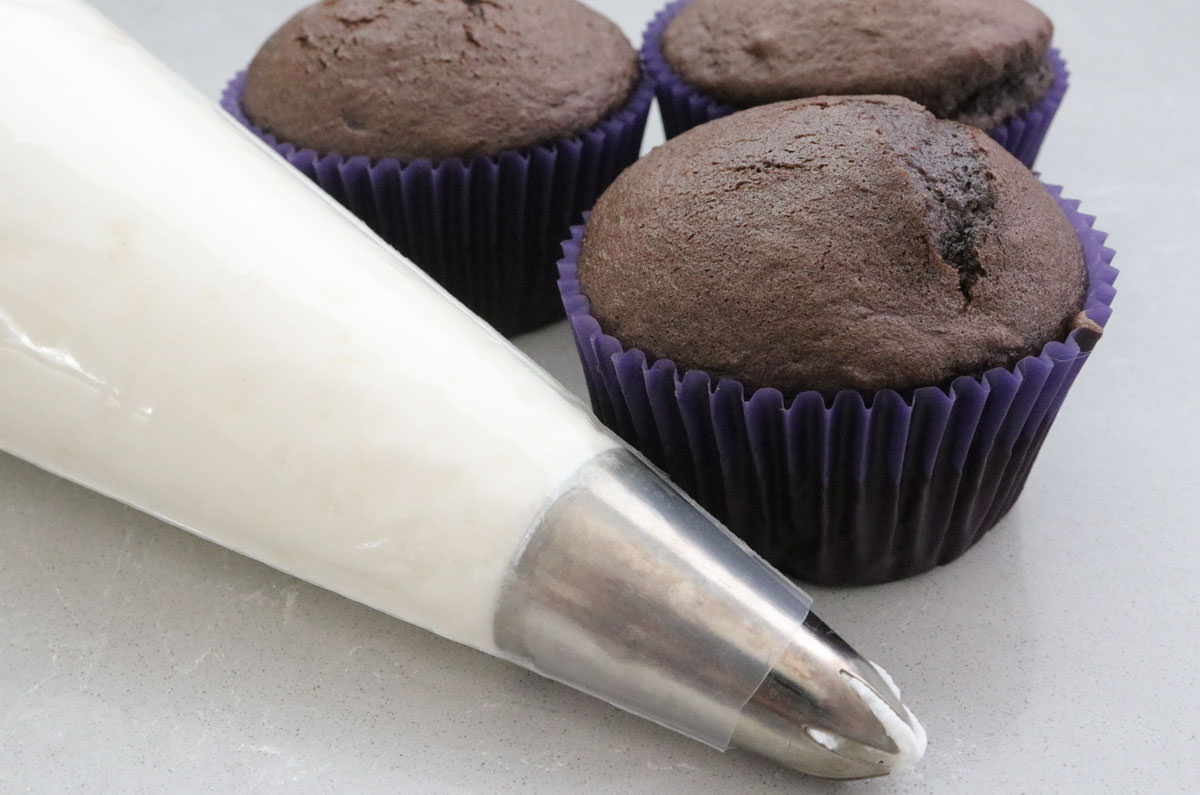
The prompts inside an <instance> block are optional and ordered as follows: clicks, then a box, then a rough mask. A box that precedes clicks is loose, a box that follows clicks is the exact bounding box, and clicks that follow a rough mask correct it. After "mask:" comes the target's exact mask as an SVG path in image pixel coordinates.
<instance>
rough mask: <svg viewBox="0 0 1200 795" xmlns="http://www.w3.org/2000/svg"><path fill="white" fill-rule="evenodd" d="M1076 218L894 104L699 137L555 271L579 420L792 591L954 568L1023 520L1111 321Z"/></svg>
mask: <svg viewBox="0 0 1200 795" xmlns="http://www.w3.org/2000/svg"><path fill="white" fill-rule="evenodd" d="M1077 205H1078V203H1077V202H1071V201H1067V200H1064V199H1061V198H1060V197H1059V192H1058V190H1057V189H1049V190H1047V189H1044V188H1043V187H1042V186H1041V185H1040V184H1039V183H1038V182H1037V181H1036V180H1035V179H1034V178H1033V176H1032V175H1031V174H1030V173H1029V172H1028V171H1026V170H1025V169H1023V168H1022V167H1021V166H1020V165H1019V164H1017V163H1016V162H1015V161H1014V160H1012V158H1011V157H1010V156H1009V155H1008V154H1007V153H1005V152H1003V151H1001V150H999V149H998V148H997V147H996V146H994V145H993V144H991V142H989V141H988V140H987V139H986V136H984V135H983V134H982V133H981V132H980V131H978V130H975V129H973V128H970V127H966V126H963V125H959V124H956V123H954V122H945V121H937V120H935V119H934V118H933V117H932V116H931V115H930V114H929V113H928V112H927V111H924V110H923V109H921V108H920V107H918V106H916V105H915V104H913V103H910V102H907V101H904V100H901V99H898V98H894V97H888V98H882V97H839V98H816V99H812V100H804V101H797V102H785V103H778V104H776V105H773V106H764V107H762V108H758V109H755V110H751V111H745V112H743V113H739V114H735V115H733V116H730V117H729V118H726V119H722V120H718V121H715V122H712V123H711V124H707V125H704V126H703V127H700V128H697V129H695V130H692V131H691V132H688V133H686V134H684V135H682V136H680V137H679V138H677V139H674V140H672V141H669V142H668V143H667V144H666V145H664V146H663V147H662V148H661V149H659V150H657V151H656V153H655V154H654V155H653V156H651V157H649V158H646V159H645V160H643V161H642V162H640V163H638V164H637V165H635V166H634V167H633V168H631V169H630V170H629V171H627V172H626V174H625V175H623V176H622V177H621V179H620V180H619V181H618V182H617V183H616V184H614V185H613V187H612V188H611V189H610V190H609V191H608V192H607V193H606V194H605V196H603V197H602V198H601V200H600V201H599V202H598V203H597V206H596V210H595V212H594V213H593V214H592V215H591V216H590V218H589V219H588V221H587V224H586V227H585V226H580V227H576V228H575V230H574V236H573V237H572V239H571V240H569V241H568V242H567V243H566V244H565V246H564V250H565V253H566V257H565V259H564V260H563V261H562V262H561V263H560V265H559V268H560V273H561V276H562V278H561V279H560V282H559V286H560V289H561V292H562V296H563V302H564V304H565V306H566V309H567V314H568V317H569V319H570V321H571V326H572V330H573V332H574V334H575V339H576V344H577V346H578V349H579V353H580V356H581V359H582V362H583V369H584V375H585V378H586V380H587V384H588V391H589V393H590V395H591V398H592V405H593V408H594V409H595V411H596V414H597V415H598V416H599V417H600V418H601V420H603V421H604V422H605V423H606V424H607V425H609V426H610V427H611V428H613V429H614V430H616V431H617V432H618V433H619V434H620V435H621V436H622V437H624V438H625V439H626V440H628V441H629V442H630V443H632V444H634V445H635V446H637V447H638V448H639V449H640V450H642V452H644V453H645V454H646V456H647V457H648V458H650V459H651V460H652V461H654V462H655V463H656V464H658V465H659V466H660V467H662V468H663V469H664V470H665V471H666V472H667V473H668V474H669V475H670V476H671V478H672V479H673V480H674V481H675V482H676V483H678V484H679V485H680V486H681V487H682V488H684V489H685V490H687V491H688V492H689V493H690V494H692V496H693V497H695V498H696V500H697V501H698V502H699V503H700V504H701V505H703V506H704V507H705V508H707V509H708V510H709V511H711V512H712V513H713V514H714V515H715V516H717V517H718V518H719V519H721V520H722V521H724V522H725V523H726V524H727V526H728V527H729V528H730V529H731V530H733V531H734V532H735V533H737V534H738V535H740V536H742V538H743V539H745V540H746V542H747V543H748V544H749V545H750V546H751V547H753V548H754V549H755V550H756V551H758V552H759V553H760V554H762V555H763V557H764V558H766V559H767V560H768V561H770V562H771V563H773V564H775V565H776V566H777V567H779V568H780V569H781V570H783V571H784V572H786V573H788V574H791V575H793V576H796V577H799V578H801V579H804V580H808V581H810V582H817V583H822V584H831V585H832V584H864V583H876V582H884V581H888V580H893V579H897V578H901V577H907V576H911V575H914V574H918V573H920V572H923V571H926V570H928V569H930V568H932V567H934V566H937V565H939V564H943V563H947V562H949V561H952V560H954V559H955V558H957V557H958V556H959V555H961V554H963V553H964V552H965V551H966V550H967V549H969V548H970V547H971V546H972V545H973V544H974V543H975V542H976V541H978V540H979V539H980V538H981V537H982V536H983V534H984V533H986V532H987V531H988V530H989V529H991V528H992V527H993V526H994V525H995V524H996V522H998V521H999V520H1000V519H1001V518H1002V517H1003V516H1004V515H1005V514H1006V513H1007V511H1008V510H1009V508H1011V507H1012V505H1013V503H1014V502H1015V500H1016V499H1017V497H1018V496H1019V495H1020V493H1021V490H1022V487H1023V486H1024V484H1025V481H1026V478H1027V477H1028V476H1029V472H1030V469H1031V467H1032V466H1033V463H1034V460H1035V459H1036V457H1037V453H1038V451H1039V449H1040V448H1041V444H1042V442H1043V440H1044V439H1045V437H1046V434H1047V432H1048V431H1049V429H1050V426H1051V424H1052V423H1053V421H1054V418H1055V417H1056V415H1057V413H1058V410H1059V408H1060V407H1061V405H1062V402H1063V400H1064V398H1065V397H1066V394H1067V391H1068V390H1069V388H1070V386H1071V384H1072V383H1073V381H1074V379H1075V376H1076V375H1077V374H1078V372H1079V370H1080V368H1081V367H1082V365H1083V364H1084V362H1085V361H1086V359H1087V358H1088V357H1087V354H1088V353H1089V352H1090V351H1091V350H1092V348H1093V346H1094V345H1095V344H1096V342H1097V341H1098V339H1099V338H1100V335H1101V332H1102V327H1103V326H1104V324H1105V323H1106V322H1107V320H1108V317H1109V315H1110V312H1111V310H1110V308H1109V306H1110V304H1111V301H1112V299H1113V296H1114V294H1115V291H1114V290H1113V281H1114V279H1115V278H1116V271H1115V270H1114V269H1113V268H1112V267H1111V265H1110V263H1111V260H1112V255H1113V252H1112V251H1110V250H1108V249H1106V248H1104V247H1103V241H1104V235H1103V234H1102V233H1099V232H1096V231H1094V230H1093V229H1092V219H1091V218H1090V217H1088V216H1085V215H1081V214H1080V213H1078V212H1077V209H1076V208H1077ZM667 357H673V358H667ZM689 357H692V358H689ZM923 379H928V380H923Z"/></svg>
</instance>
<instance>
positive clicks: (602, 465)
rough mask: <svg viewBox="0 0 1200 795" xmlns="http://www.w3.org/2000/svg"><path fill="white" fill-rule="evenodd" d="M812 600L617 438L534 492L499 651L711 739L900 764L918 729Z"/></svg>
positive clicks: (873, 767) (862, 767)
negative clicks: (545, 491)
mask: <svg viewBox="0 0 1200 795" xmlns="http://www.w3.org/2000/svg"><path fill="white" fill-rule="evenodd" d="M810 603H811V600H810V599H809V598H808V597H807V595H806V594H804V592H802V591H801V590H799V589H798V588H796V586H795V585H794V584H793V583H792V582H790V581H789V580H787V579H786V578H785V577H783V575H781V574H779V573H778V572H777V571H775V570H774V569H772V568H771V567H770V566H768V565H767V564H766V563H765V562H763V560H762V559H761V558H759V557H757V556H756V555H754V554H753V553H752V552H751V551H750V550H749V549H747V548H746V547H745V545H743V544H742V543H741V542H740V541H738V540H737V539H735V538H734V537H733V536H732V535H730V534H729V532H728V531H727V530H725V529H724V528H723V527H721V526H720V525H719V524H718V523H717V522H716V521H715V520H714V519H713V518H712V517H711V516H709V515H708V514H706V513H704V511H702V510H701V509H700V508H699V507H697V506H696V505H695V503H693V502H691V501H690V500H688V499H687V498H686V497H684V496H683V495H682V494H681V493H680V492H679V491H678V490H676V489H675V488H674V487H673V486H671V485H670V484H668V483H667V482H666V481H665V480H663V479H662V478H661V477H660V476H659V475H658V474H657V473H655V472H654V471H653V470H652V469H650V468H649V467H648V466H647V465H646V464H645V463H644V462H643V461H642V460H641V459H640V458H638V457H636V456H634V455H633V454H632V453H630V452H628V451H624V450H618V451H613V452H611V453H606V454H604V455H601V456H599V457H597V458H595V459H593V460H592V461H590V462H588V464H586V465H585V466H584V467H583V468H581V469H580V470H579V471H578V472H577V473H576V474H575V475H574V476H573V477H572V479H571V480H570V481H569V482H567V483H566V484H564V487H563V490H562V492H561V493H560V494H559V495H558V496H557V497H556V498H555V499H554V500H553V501H552V503H551V504H550V505H549V506H548V507H547V509H546V511H545V514H544V515H543V516H542V518H541V520H540V522H539V523H538V525H537V527H535V528H534V529H533V531H532V532H531V533H530V536H529V538H528V541H527V545H526V547H525V548H524V549H523V551H522V552H521V554H520V555H519V556H518V558H517V559H516V560H515V561H514V564H513V569H512V574H511V577H510V579H509V581H508V582H507V584H506V586H505V589H504V591H503V593H502V595H501V599H500V605H499V607H498V609H497V612H496V624H495V631H496V647H497V649H499V651H500V653H501V654H502V655H504V656H505V657H507V658H508V659H510V660H512V661H513V662H516V663H518V664H520V665H523V666H525V667H526V668H529V669H530V670H533V671H537V672H538V673H541V674H543V675H545V676H548V677H550V678H552V679H557V680H558V681H560V682H564V683H566V684H569V685H571V686H572V687H576V688H578V689H580V690H583V691H585V692H588V693H591V694H593V695H595V696H598V697H600V698H603V699H604V700H605V701H608V702H609V703H611V704H614V705H616V706H619V707H622V708H624V709H627V710H629V711H630V712H633V713H636V714H638V715H641V716H643V717H645V718H648V719H650V720H652V721H655V722H656V723H659V724H661V725H663V726H666V727H668V728H671V729H674V730H676V731H679V732H682V733H683V734H686V735H688V736H690V737H694V738H695V739H697V740H700V741H701V742H704V743H707V744H708V745H711V746H712V747H714V748H718V749H720V750H725V749H726V748H728V747H729V746H730V745H737V746H739V747H741V748H743V749H746V750H749V751H754V752H757V753H759V754H762V755H764V756H767V757H769V758H771V759H773V760H775V761H777V762H779V763H781V764H783V765H786V766H787V767H791V768H795V769H797V770H801V771H803V772H806V773H811V774H813V775H817V776H823V777H826V778H866V777H869V776H880V775H884V774H885V773H888V772H890V771H892V770H893V769H896V768H899V767H901V766H903V765H905V764H911V763H912V762H915V761H916V760H917V759H919V758H920V757H921V754H922V753H923V752H924V750H925V732H924V731H923V730H922V729H921V726H920V724H919V723H917V721H916V719H915V718H914V717H913V716H912V713H911V712H909V711H908V710H907V709H906V708H905V707H904V705H903V704H901V702H900V694H899V693H898V692H897V691H896V689H895V686H894V685H893V684H891V680H890V678H889V677H888V676H887V675H886V674H885V673H883V670H882V669H880V668H878V667H876V666H875V665H873V664H871V663H870V662H868V661H867V660H865V659H864V658H862V657H861V656H859V655H858V654H857V653H856V652H855V651H854V650H853V649H852V648H850V646H849V645H848V644H846V642H845V641H843V640H842V639H841V638H839V637H838V636H837V635H836V634H834V633H833V631H832V630H830V629H829V627H827V626H825V624H824V623H823V622H821V621H820V620H819V619H818V618H816V617H815V616H813V615H812V614H811V613H810V612H809V605H810Z"/></svg>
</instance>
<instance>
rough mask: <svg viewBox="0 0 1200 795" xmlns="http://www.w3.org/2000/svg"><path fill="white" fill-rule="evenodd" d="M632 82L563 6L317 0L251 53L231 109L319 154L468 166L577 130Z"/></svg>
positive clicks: (611, 48) (616, 46)
mask: <svg viewBox="0 0 1200 795" xmlns="http://www.w3.org/2000/svg"><path fill="white" fill-rule="evenodd" d="M638 75H639V71H638V60H637V53H636V52H635V51H634V50H633V47H632V46H630V44H629V42H628V41H627V40H626V38H625V36H624V34H622V33H621V31H620V29H619V28H617V26H616V25H614V24H613V23H612V22H610V21H609V20H608V19H606V18H605V17H603V16H601V15H600V14H597V13H596V12H595V11H592V10H591V9H589V8H587V7H586V6H583V5H581V4H579V3H577V2H574V0H520V2H482V1H480V2H463V0H414V1H413V2H393V1H391V0H325V2H322V3H318V4H316V5H313V6H309V7H308V8H305V9H303V10H302V11H300V12H299V13H298V14H296V15H295V16H294V17H292V18H291V19H290V20H289V21H288V22H287V23H285V24H284V25H283V26H282V27H281V28H279V30H277V31H276V32H275V33H274V34H273V35H272V36H271V37H270V38H269V39H268V40H267V41H266V43H264V44H263V46H262V48H261V49H260V50H259V52H258V54H257V55H256V56H255V57H254V60H253V61H252V62H251V64H250V68H249V69H248V71H247V75H246V88H245V94H244V96H243V98H242V106H243V108H244V109H245V112H246V115H247V116H248V117H249V119H250V120H251V121H252V122H254V123H255V124H256V125H258V126H259V127H261V128H262V129H263V130H265V131H267V132H269V133H271V134H272V135H274V136H276V137H277V138H280V139H283V140H288V141H292V142H293V143H295V144H297V145H298V146H301V147H308V148H311V149H315V150H316V151H318V152H329V151H336V152H350V153H354V154H360V155H366V156H367V157H371V158H383V157H394V158H396V159H398V160H406V161H407V160H415V159H417V158H430V159H433V160H437V159H440V158H443V157H461V158H469V157H473V156H475V155H488V154H496V153H497V152H501V151H504V150H506V149H520V148H522V147H526V146H532V145H534V144H539V143H543V142H545V141H551V140H554V139H557V138H564V137H570V136H573V135H575V134H577V133H579V132H582V131H583V130H586V129H587V128H589V127H591V126H593V125H595V124H596V123H597V122H599V121H600V120H601V119H604V118H605V117H607V116H609V115H610V114H612V113H613V112H615V111H616V110H617V109H619V108H620V107H621V106H622V105H623V104H625V102H626V101H627V99H628V97H629V94H630V92H631V91H632V90H633V88H634V85H635V83H636V82H637V80H638Z"/></svg>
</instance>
